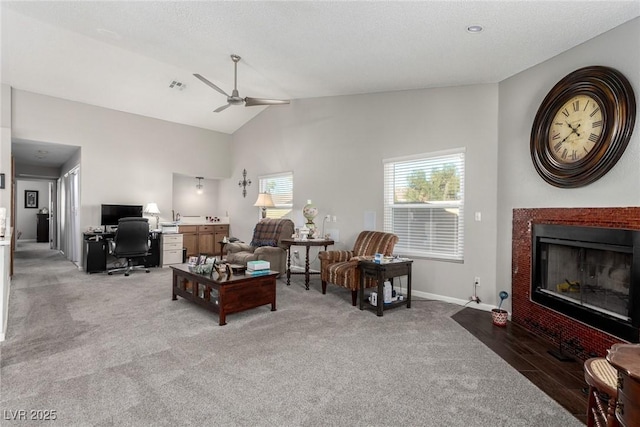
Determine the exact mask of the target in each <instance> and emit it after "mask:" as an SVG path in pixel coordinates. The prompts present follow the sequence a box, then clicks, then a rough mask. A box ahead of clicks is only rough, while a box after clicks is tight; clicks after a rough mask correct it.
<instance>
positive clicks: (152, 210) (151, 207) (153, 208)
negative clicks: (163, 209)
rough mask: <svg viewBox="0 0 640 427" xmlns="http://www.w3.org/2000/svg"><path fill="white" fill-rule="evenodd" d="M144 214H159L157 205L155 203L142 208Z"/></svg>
mask: <svg viewBox="0 0 640 427" xmlns="http://www.w3.org/2000/svg"><path fill="white" fill-rule="evenodd" d="M144 213H146V214H151V215H157V214H159V213H160V209H158V204H157V203H147V206H145V208H144Z"/></svg>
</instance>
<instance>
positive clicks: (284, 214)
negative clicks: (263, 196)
mask: <svg viewBox="0 0 640 427" xmlns="http://www.w3.org/2000/svg"><path fill="white" fill-rule="evenodd" d="M283 178H284V179H286V178H290V180H291V191H290V200H291V203H278V202H279V199H280V198H279V197H277V196H276V197H274V195H275V193H271V191H269V189H268V182H269V181H270V180H276V179H283ZM258 191H259V192H260V193H267V192H268V193H270V194H271V196H272V197H273V203H274V204H275V205H276V206H275V207H273V208H267V218H291V214H292V212H293V172H292V171H287V172H279V173H273V174H268V175H260V176H258ZM285 194H286V193H285ZM258 215H259V218H262V208H260V207H258Z"/></svg>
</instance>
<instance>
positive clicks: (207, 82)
mask: <svg viewBox="0 0 640 427" xmlns="http://www.w3.org/2000/svg"><path fill="white" fill-rule="evenodd" d="M194 77H196V78H197V79H199V80H200V81H201V82H202V83H204V84H206V85H207V86H209V87H211V88H213V89H215V90H217V91H218V92H220V93H221V94H223V95H224V96H226V97H227V98H228V97H229V94H228V93H227V92H225V91H223V90H222V89H220V88H219V87H218V86H216V85H214V84H213V83H211V82H210V81H209V80H207V79H205V78H204V77H202V76H201V75H200V74H194Z"/></svg>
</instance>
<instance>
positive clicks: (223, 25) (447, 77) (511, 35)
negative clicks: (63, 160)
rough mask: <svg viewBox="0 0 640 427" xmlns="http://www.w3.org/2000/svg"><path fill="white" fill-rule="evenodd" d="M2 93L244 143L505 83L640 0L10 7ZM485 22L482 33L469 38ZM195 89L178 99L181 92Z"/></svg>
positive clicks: (631, 12) (638, 10) (5, 5)
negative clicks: (326, 116) (265, 128)
mask: <svg viewBox="0 0 640 427" xmlns="http://www.w3.org/2000/svg"><path fill="white" fill-rule="evenodd" d="M1 13H2V83H5V84H9V85H10V86H12V87H14V88H17V89H21V90H25V91H31V92H37V93H41V94H45V95H51V96H55V97H59V98H65V99H69V100H74V101H79V102H84V103H88V104H93V105H98V106H102V107H107V108H111V109H115V110H121V111H125V112H130V113H135V114H140V115H144V116H149V117H155V118H159V119H163V120H168V121H173V122H177V123H184V124H188V125H192V126H197V127H201V128H206V129H212V130H217V131H220V132H225V133H233V132H234V131H236V130H237V129H238V128H240V127H241V126H242V125H243V124H245V123H246V122H247V121H249V120H251V119H252V118H253V117H254V116H255V115H257V114H259V113H260V112H261V111H262V110H264V108H290V107H288V106H277V107H244V106H232V107H230V108H228V109H226V110H224V111H223V112H221V113H214V112H213V110H214V109H215V108H217V107H219V106H221V105H223V104H225V103H226V100H225V97H224V96H223V95H221V94H220V93H218V92H216V91H215V90H213V89H211V88H210V87H208V86H206V85H205V84H203V83H202V82H201V81H199V80H197V79H196V78H195V77H193V74H194V73H199V74H202V75H203V76H205V77H206V78H207V79H209V80H210V81H211V82H213V83H214V84H216V85H217V86H219V87H220V88H222V89H223V90H225V91H226V92H228V93H230V92H231V90H232V88H233V64H232V62H231V59H230V54H238V55H240V56H241V57H242V60H241V62H240V63H239V65H238V90H239V92H240V96H242V97H245V96H250V97H263V98H285V99H292V100H293V101H292V102H293V103H295V100H296V99H301V98H312V97H324V96H336V95H349V94H360V93H371V92H385V91H399V90H411V89H421V88H430V87H443V86H456V85H468V84H483V83H496V82H499V81H501V80H503V79H505V78H507V77H509V76H512V75H514V74H516V73H518V72H520V71H522V70H525V69H527V68H529V67H531V66H533V65H535V64H538V63H540V62H543V61H545V60H547V59H549V58H551V57H553V56H555V55H557V54H559V53H561V52H563V51H565V50H567V49H570V48H572V47H574V46H576V45H578V44H580V43H582V42H584V41H586V40H588V39H590V38H593V37H595V36H597V35H599V34H601V33H603V32H606V31H607V30H609V29H611V28H614V27H616V26H618V25H620V24H622V23H624V22H626V21H628V20H630V19H633V18H635V17H638V16H640V2H639V1H637V0H636V1H562V2H555V1H422V2H391V1H384V2H375V1H372V2H360V1H357V2H342V1H334V2H313V1H305V2H290V1H283V2H278V1H270V2H245V1H230V2H226V1H225V2H218V1H215V2H213V1H211V2H184V1H152V2H147V1H140V2H138V1H137V2H127V1H111V2H105V1H71V2H67V1H51V2H23V1H19V2H13V1H2V3H1ZM470 25H481V26H482V27H483V31H482V32H480V33H470V32H468V31H467V27H469V26H470ZM174 80H175V81H177V82H180V83H181V85H183V86H184V88H183V89H182V90H179V89H177V88H176V87H174V88H171V87H170V85H171V83H172V82H173V81H174Z"/></svg>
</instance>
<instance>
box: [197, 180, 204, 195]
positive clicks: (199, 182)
mask: <svg viewBox="0 0 640 427" xmlns="http://www.w3.org/2000/svg"><path fill="white" fill-rule="evenodd" d="M196 179H197V180H198V183H197V184H196V193H198V194H202V188H203V187H204V185H202V180H203V179H204V177H202V176H196Z"/></svg>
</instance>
